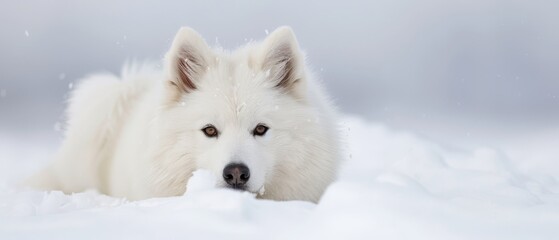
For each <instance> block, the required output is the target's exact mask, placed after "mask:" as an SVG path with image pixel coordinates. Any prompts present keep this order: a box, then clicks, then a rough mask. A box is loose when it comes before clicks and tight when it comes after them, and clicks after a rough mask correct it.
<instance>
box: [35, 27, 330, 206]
mask: <svg viewBox="0 0 559 240" xmlns="http://www.w3.org/2000/svg"><path fill="white" fill-rule="evenodd" d="M165 70H166V71H165V73H164V74H158V75H155V74H146V73H141V72H136V73H131V74H123V75H124V76H122V77H121V79H119V78H117V77H115V76H110V75H96V76H92V77H89V78H86V79H84V80H83V81H82V82H81V84H80V85H79V86H78V88H77V89H76V90H75V91H74V92H73V94H72V97H71V99H70V105H69V108H68V110H67V114H68V123H67V124H68V125H67V132H66V136H65V137H66V138H65V141H64V142H63V145H62V147H61V149H60V151H59V153H58V155H57V156H56V159H55V161H54V162H53V163H52V164H51V165H50V166H48V167H47V168H46V169H44V170H43V171H41V172H40V173H38V174H37V175H35V176H33V177H32V178H30V179H29V180H28V184H29V185H31V186H33V187H36V188H40V189H56V190H62V191H64V192H78V191H83V190H86V189H89V188H96V189H98V190H99V191H101V192H102V193H105V194H108V195H112V196H119V197H126V198H128V199H131V200H136V199H145V198H151V197H164V196H176V195H181V194H184V192H185V191H186V182H187V181H188V179H189V178H190V177H191V175H192V172H193V171H195V170H196V169H207V170H209V171H211V172H213V173H214V174H215V175H216V176H218V177H217V178H218V180H217V183H218V184H219V186H220V187H230V188H234V189H240V190H246V191H249V192H253V193H258V194H259V197H261V198H265V199H274V200H307V201H313V202H317V201H318V200H319V199H320V197H321V195H322V194H323V192H324V190H325V189H326V187H327V186H328V185H329V184H330V183H331V182H332V181H333V180H334V179H335V177H336V173H337V170H338V167H339V159H340V158H339V152H340V151H339V146H338V139H339V137H338V127H337V125H336V116H335V115H336V112H335V110H334V108H333V107H332V104H331V103H330V101H329V100H328V98H327V96H326V95H325V93H324V91H323V89H322V88H321V86H320V85H319V84H318V83H317V82H316V81H315V80H314V79H313V77H312V75H311V73H310V72H309V71H308V70H307V68H306V66H305V59H304V55H303V53H302V52H301V50H300V49H299V47H298V44H297V41H296V39H295V36H294V34H293V32H292V31H291V29H290V28H288V27H281V28H279V29H277V30H276V31H274V32H273V33H271V34H270V35H269V36H268V37H267V38H266V39H265V40H264V41H263V42H261V43H253V44H249V45H247V46H245V47H242V48H240V49H238V50H235V51H233V52H230V53H229V52H224V51H222V50H219V49H211V48H210V47H208V45H207V44H206V42H205V41H204V40H203V39H202V37H200V35H198V33H196V32H195V31H194V30H192V29H190V28H182V29H180V31H179V32H178V33H177V35H176V37H175V39H174V41H173V44H172V47H171V49H170V50H169V52H168V53H167V55H166V61H165ZM264 190H265V191H264Z"/></svg>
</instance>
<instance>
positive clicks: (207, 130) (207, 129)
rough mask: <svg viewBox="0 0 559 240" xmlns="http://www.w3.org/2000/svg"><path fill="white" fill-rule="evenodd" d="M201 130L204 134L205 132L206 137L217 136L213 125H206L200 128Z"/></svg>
mask: <svg viewBox="0 0 559 240" xmlns="http://www.w3.org/2000/svg"><path fill="white" fill-rule="evenodd" d="M202 132H204V134H206V137H217V134H218V132H217V128H215V127H214V126H213V125H208V126H206V127H205V128H202Z"/></svg>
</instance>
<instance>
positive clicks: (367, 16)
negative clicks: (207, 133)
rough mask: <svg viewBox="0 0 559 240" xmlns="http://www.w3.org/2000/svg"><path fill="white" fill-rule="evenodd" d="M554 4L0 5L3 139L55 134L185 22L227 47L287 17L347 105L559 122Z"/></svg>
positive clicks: (433, 116)
mask: <svg viewBox="0 0 559 240" xmlns="http://www.w3.org/2000/svg"><path fill="white" fill-rule="evenodd" d="M557 9H559V3H558V2H557V1H505V0H493V1H481V0H479V1H465V0H464V1H443V0H427V1H410V0H401V1H394V0H381V1H141V2H140V1H130V0H125V1H88V2H86V1H48V0H47V1H27V0H23V1H3V2H2V3H1V6H0V31H1V38H0V134H9V135H10V136H12V135H13V136H15V135H17V136H25V137H37V136H39V135H41V136H44V135H53V136H57V135H59V132H57V131H58V130H59V129H60V122H61V115H62V111H63V109H64V106H65V105H64V101H65V98H66V96H67V94H68V91H69V88H70V85H73V84H74V83H75V81H76V80H77V79H78V78H80V77H83V76H85V75H86V74H88V73H93V72H98V71H109V72H113V73H119V72H120V68H121V66H122V65H123V63H124V62H125V61H126V60H134V59H137V60H145V59H148V60H160V59H161V58H162V56H163V54H164V53H165V51H166V50H167V48H168V47H169V45H170V42H171V40H172V38H173V36H174V34H175V33H176V31H177V30H178V28H179V27H180V26H190V27H193V28H195V29H196V30H197V31H199V32H200V33H201V34H202V35H203V36H204V37H205V38H206V40H207V41H208V42H209V43H210V44H212V45H219V46H222V47H224V48H227V49H232V48H235V47H236V46H239V45H241V44H244V43H246V42H247V41H250V40H251V39H254V40H259V39H262V38H264V37H265V36H266V33H265V32H266V31H270V32H271V31H273V29H275V28H276V27H278V26H281V25H290V26H292V28H293V29H294V30H295V32H296V34H297V37H298V40H299V42H300V45H301V46H302V48H303V49H305V51H306V52H307V55H308V59H309V62H310V63H311V66H312V67H313V68H314V70H315V71H316V72H317V73H318V75H319V76H320V77H321V78H322V79H323V81H324V82H325V84H326V86H327V88H328V89H329V91H330V93H331V95H332V96H333V98H334V99H335V100H336V102H337V103H338V105H339V106H340V109H341V110H342V111H343V112H345V113H349V114H355V115H359V116H362V117H364V118H367V119H369V120H371V121H379V122H383V123H385V124H388V125H391V126H396V127H401V128H410V129H416V131H418V132H420V133H421V132H422V131H423V133H427V134H428V133H429V131H427V132H425V129H433V128H436V129H439V130H440V129H445V126H446V127H448V129H451V128H452V129H454V130H455V131H454V133H456V134H468V135H469V134H470V133H469V131H470V130H468V128H474V127H476V126H477V127H478V128H479V127H480V126H482V125H484V124H485V123H492V125H487V126H499V125H500V124H512V125H514V126H521V125H522V126H536V125H553V126H556V125H557V124H556V123H557V120H558V119H559V66H558V64H559V46H558V45H559V17H558V16H559V15H558V14H557ZM456 122H458V123H460V124H454V125H452V126H450V125H449V124H450V123H456ZM433 126H434V127H433ZM6 136H7V135H6ZM47 139H48V138H47Z"/></svg>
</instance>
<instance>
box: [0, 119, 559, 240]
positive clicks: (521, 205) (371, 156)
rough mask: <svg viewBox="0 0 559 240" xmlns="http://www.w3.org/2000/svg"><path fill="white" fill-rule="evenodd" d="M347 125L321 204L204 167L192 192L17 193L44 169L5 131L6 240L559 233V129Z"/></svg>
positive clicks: (0, 196)
mask: <svg viewBox="0 0 559 240" xmlns="http://www.w3.org/2000/svg"><path fill="white" fill-rule="evenodd" d="M342 124H343V127H342V128H341V129H342V132H343V134H342V135H343V137H344V139H345V140H344V142H345V144H344V152H345V154H344V164H343V168H342V170H341V173H340V176H339V180H338V181H336V182H335V183H333V184H332V185H331V186H330V187H329V188H328V190H327V191H326V193H325V194H324V196H323V198H322V199H321V201H320V202H319V203H318V204H313V203H309V202H303V201H291V202H275V201H270V200H260V199H256V198H255V196H254V195H253V194H250V193H246V192H239V191H233V190H228V189H221V188H216V187H215V184H216V183H215V180H213V179H214V178H213V176H212V174H211V173H210V172H208V171H204V170H199V171H196V172H195V173H194V175H193V177H192V178H191V179H190V181H189V182H188V189H189V190H188V192H187V193H186V194H185V195H184V196H178V197H170V198H157V199H148V200H143V201H136V202H130V201H127V200H125V199H120V198H113V197H108V196H104V195H101V194H98V193H97V192H95V191H87V192H84V193H75V194H71V195H65V194H63V193H61V192H40V191H31V190H26V189H21V188H17V187H15V185H14V184H13V179H14V178H16V177H17V176H16V174H17V175H18V176H21V175H22V174H21V173H24V172H25V173H26V174H29V173H30V172H31V170H30V169H36V167H30V161H29V160H22V159H17V158H15V157H14V156H16V155H13V154H14V153H16V152H17V151H15V150H14V148H16V149H17V148H19V149H26V148H28V147H32V146H25V145H23V144H21V142H19V143H18V142H13V141H10V140H9V139H2V138H3V137H1V136H0V145H3V146H5V148H1V147H0V158H3V160H0V164H2V163H3V165H4V166H6V167H8V166H9V167H10V171H8V170H6V168H4V169H0V177H1V176H5V177H4V178H2V180H1V181H0V238H1V239H36V238H38V236H40V238H41V239H122V238H124V239H169V238H172V239H200V238H203V239H224V238H233V239H241V238H242V239H342V238H343V239H373V238H378V239H555V238H556V236H557V234H559V182H558V179H557V176H558V175H557V173H558V172H559V170H558V169H557V166H558V165H557V161H556V160H557V158H556V157H555V158H554V157H553V156H557V155H553V154H555V152H553V151H555V150H554V149H555V148H554V147H553V143H552V141H551V140H557V137H556V135H551V134H549V135H546V137H541V138H534V139H526V140H525V142H522V141H519V142H518V143H513V142H511V143H510V145H508V147H503V148H490V147H476V148H474V149H465V148H460V147H457V146H447V145H446V144H439V143H436V142H435V141H430V140H427V139H425V138H423V137H419V136H417V135H414V134H412V133H410V132H405V131H395V130H393V129H390V128H387V127H386V126H384V125H383V124H379V123H371V122H366V121H363V120H361V119H359V118H355V117H346V118H344V119H343V122H342ZM542 136H543V135H542ZM539 139H541V140H539ZM538 141H541V143H542V144H539V142H538ZM29 144H31V145H32V144H37V143H29ZM33 149H36V150H37V151H41V149H43V148H41V147H36V148H33ZM2 151H4V152H2ZM10 151H11V152H10ZM22 151H23V150H22ZM531 151H533V152H531ZM27 154H30V153H27ZM26 156H27V157H29V158H32V159H33V158H35V159H36V158H44V155H41V154H36V155H26ZM542 156H547V157H548V158H551V159H552V160H542V159H546V158H545V157H542ZM8 157H9V158H8ZM6 159H9V160H6ZM553 159H554V160H553ZM2 161H4V162H2ZM35 165H37V164H35ZM8 173H11V174H8ZM2 174H4V175H2ZM2 182H3V184H1V183H2Z"/></svg>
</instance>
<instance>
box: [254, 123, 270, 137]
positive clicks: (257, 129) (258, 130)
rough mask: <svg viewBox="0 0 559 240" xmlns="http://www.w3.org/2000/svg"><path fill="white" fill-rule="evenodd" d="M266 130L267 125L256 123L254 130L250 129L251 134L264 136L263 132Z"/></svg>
mask: <svg viewBox="0 0 559 240" xmlns="http://www.w3.org/2000/svg"><path fill="white" fill-rule="evenodd" d="M267 131H268V127H266V126H265V125H263V124H258V126H256V127H255V128H254V130H252V135H254V136H264V134H266V132H267Z"/></svg>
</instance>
